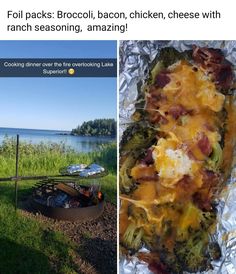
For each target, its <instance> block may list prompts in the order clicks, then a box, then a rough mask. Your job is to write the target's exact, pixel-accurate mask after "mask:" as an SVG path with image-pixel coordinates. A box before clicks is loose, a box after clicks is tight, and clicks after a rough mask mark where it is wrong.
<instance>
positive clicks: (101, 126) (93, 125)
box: [71, 119, 116, 136]
mask: <svg viewBox="0 0 236 274" xmlns="http://www.w3.org/2000/svg"><path fill="white" fill-rule="evenodd" d="M71 134H72V135H84V136H116V121H115V120H114V119H95V120H94V121H88V122H84V123H83V124H82V125H81V126H78V127H77V128H76V129H73V130H72V131H71Z"/></svg>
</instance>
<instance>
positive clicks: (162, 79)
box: [155, 72, 170, 88]
mask: <svg viewBox="0 0 236 274" xmlns="http://www.w3.org/2000/svg"><path fill="white" fill-rule="evenodd" d="M169 82H170V77H169V76H168V75H167V73H165V72H161V73H159V74H158V75H157V77H156V81H155V85H156V86H157V87H160V88H164V87H165V86H166V85H167V84H169Z"/></svg>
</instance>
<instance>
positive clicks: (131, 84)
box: [119, 41, 236, 274]
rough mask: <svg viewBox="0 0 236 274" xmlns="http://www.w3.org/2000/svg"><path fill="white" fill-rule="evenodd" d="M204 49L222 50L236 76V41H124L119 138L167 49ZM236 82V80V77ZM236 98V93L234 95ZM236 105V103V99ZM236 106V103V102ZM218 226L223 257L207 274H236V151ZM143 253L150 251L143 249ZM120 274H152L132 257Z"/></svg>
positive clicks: (123, 263) (215, 236)
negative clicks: (141, 88) (143, 86)
mask: <svg viewBox="0 0 236 274" xmlns="http://www.w3.org/2000/svg"><path fill="white" fill-rule="evenodd" d="M192 45H197V46H200V47H204V46H206V47H212V48H219V49H221V50H222V51H223V53H224V55H225V57H226V59H228V60H229V61H230V62H231V63H232V64H233V65H234V74H235V77H236V41H120V47H119V51H120V54H119V56H120V60H119V64H120V71H119V74H120V76H119V116H120V117H119V118H120V126H119V136H120V137H121V136H122V133H123V131H124V130H125V128H126V127H127V126H128V125H129V124H130V123H132V120H131V115H132V114H133V113H134V111H135V101H136V99H137V95H138V90H137V84H138V83H140V82H141V83H144V81H145V79H146V78H147V76H148V69H149V65H150V63H151V62H152V61H153V60H154V58H155V56H156V55H157V53H158V51H159V50H160V49H161V48H163V47H174V48H176V49H177V50H179V51H185V50H188V49H191V48H192ZM235 79H236V78H235ZM232 96H234V99H235V97H236V94H235V93H234V94H233V95H232ZM235 102H236V100H235ZM235 107H236V103H235ZM217 203H218V206H217V212H218V213H217V227H216V231H215V233H214V234H213V235H211V237H212V240H214V241H217V242H218V243H219V245H220V247H221V252H222V256H221V258H220V260H218V261H212V266H213V269H212V270H208V271H205V272H202V273H204V274H235V273H236V150H235V151H234V159H233V165H232V172H231V175H230V177H229V179H228V181H227V182H226V187H225V188H224V190H223V191H222V193H221V195H220V197H219V198H218V201H217ZM141 251H142V252H149V251H148V250H147V249H145V248H142V250H141ZM119 273H120V274H152V272H150V270H149V269H148V266H147V264H146V263H144V262H141V261H139V259H138V258H137V257H135V256H133V257H132V258H126V257H121V258H120V264H119Z"/></svg>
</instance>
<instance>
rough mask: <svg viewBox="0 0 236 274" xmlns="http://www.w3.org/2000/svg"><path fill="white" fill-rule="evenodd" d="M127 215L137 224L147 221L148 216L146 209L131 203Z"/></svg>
mask: <svg viewBox="0 0 236 274" xmlns="http://www.w3.org/2000/svg"><path fill="white" fill-rule="evenodd" d="M128 216H129V219H131V220H132V221H133V222H135V223H136V225H137V226H142V225H143V224H145V223H148V217H147V213H146V211H145V210H144V209H143V208H141V207H137V206H135V205H134V204H131V205H130V206H129V208H128Z"/></svg>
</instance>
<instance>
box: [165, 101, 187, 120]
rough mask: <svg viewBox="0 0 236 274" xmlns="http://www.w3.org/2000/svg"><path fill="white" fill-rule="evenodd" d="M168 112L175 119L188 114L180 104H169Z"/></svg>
mask: <svg viewBox="0 0 236 274" xmlns="http://www.w3.org/2000/svg"><path fill="white" fill-rule="evenodd" d="M169 114H170V115H171V116H172V117H173V118H174V119H175V120H177V119H178V118H179V117H180V116H182V115H186V114H188V111H187V110H186V109H185V108H184V107H183V106H182V105H175V106H171V107H170V109H169Z"/></svg>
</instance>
